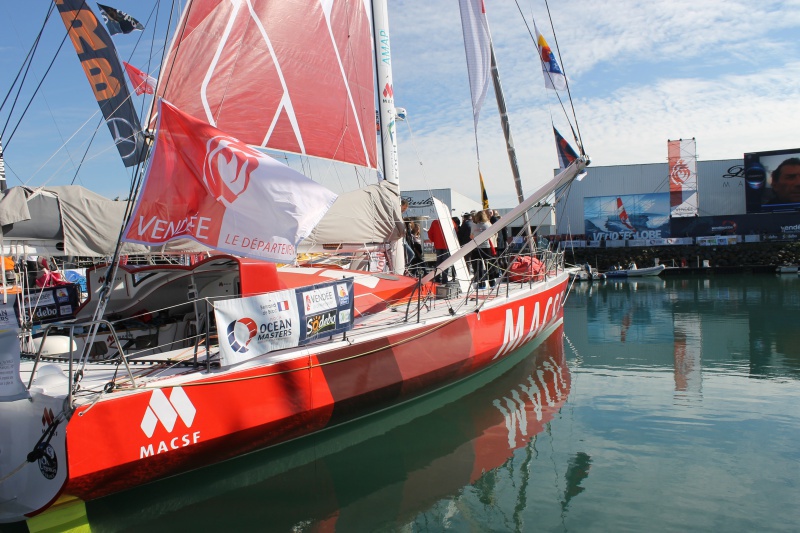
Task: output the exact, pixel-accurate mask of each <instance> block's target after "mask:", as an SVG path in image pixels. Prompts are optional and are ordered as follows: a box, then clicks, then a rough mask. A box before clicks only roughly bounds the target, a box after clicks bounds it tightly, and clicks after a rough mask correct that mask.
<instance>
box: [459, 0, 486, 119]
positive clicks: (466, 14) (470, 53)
mask: <svg viewBox="0 0 800 533" xmlns="http://www.w3.org/2000/svg"><path fill="white" fill-rule="evenodd" d="M459 4H460V7H461V29H462V32H463V34H464V50H465V52H466V54H467V74H468V75H469V91H470V93H471V94H472V115H473V120H474V121H475V129H476V130H477V129H478V117H480V114H481V107H483V101H484V99H485V98H486V94H487V93H488V92H489V74H490V73H491V69H492V38H491V36H490V35H489V22H488V21H487V20H486V9H485V7H484V5H483V0H459Z"/></svg>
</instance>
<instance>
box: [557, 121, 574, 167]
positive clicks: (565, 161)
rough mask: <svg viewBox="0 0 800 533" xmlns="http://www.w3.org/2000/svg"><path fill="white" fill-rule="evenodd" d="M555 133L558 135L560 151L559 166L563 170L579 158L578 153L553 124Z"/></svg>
mask: <svg viewBox="0 0 800 533" xmlns="http://www.w3.org/2000/svg"><path fill="white" fill-rule="evenodd" d="M553 134H554V135H555V136H556V153H558V168H559V169H561V170H563V169H565V168H567V167H568V166H569V165H570V163H572V162H573V161H575V160H576V159H578V154H577V153H576V152H575V150H574V149H573V148H572V146H570V145H569V143H568V142H567V140H566V139H565V138H564V137H562V136H561V134H560V133H558V130H557V129H556V128H555V126H553Z"/></svg>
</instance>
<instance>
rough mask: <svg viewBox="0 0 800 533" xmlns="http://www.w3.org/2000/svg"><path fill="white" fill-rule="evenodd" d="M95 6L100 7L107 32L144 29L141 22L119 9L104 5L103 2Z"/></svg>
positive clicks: (112, 33)
mask: <svg viewBox="0 0 800 533" xmlns="http://www.w3.org/2000/svg"><path fill="white" fill-rule="evenodd" d="M97 7H99V8H100V16H101V17H103V22H105V23H106V27H107V28H108V33H110V34H111V35H116V34H118V33H131V32H132V31H134V30H143V29H144V26H142V23H141V22H139V21H138V20H136V19H135V18H133V17H132V16H130V15H128V14H127V13H123V12H122V11H120V10H119V9H115V8H113V7H108V6H104V5H103V4H97Z"/></svg>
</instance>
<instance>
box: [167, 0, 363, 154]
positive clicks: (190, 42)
mask: <svg viewBox="0 0 800 533" xmlns="http://www.w3.org/2000/svg"><path fill="white" fill-rule="evenodd" d="M157 94H158V95H159V96H161V97H163V98H164V99H165V100H167V101H169V102H170V103H172V104H173V105H175V106H176V107H177V108H178V109H180V110H181V111H183V112H185V113H188V114H190V115H192V116H194V117H195V118H198V119H201V120H204V121H206V122H209V123H210V124H211V125H213V126H215V127H217V128H219V129H221V130H223V131H225V132H226V133H228V134H230V135H232V136H233V137H236V138H238V139H240V140H242V141H244V142H246V143H247V144H251V145H256V146H266V147H268V148H273V149H275V150H281V151H288V152H293V153H300V154H306V155H311V156H317V157H322V158H326V159H333V160H336V161H342V162H346V163H353V164H357V165H362V166H367V167H371V168H377V165H376V151H377V146H376V145H377V142H376V134H375V89H374V77H373V69H372V37H371V29H370V18H369V14H368V13H367V11H366V9H365V4H364V2H363V0H348V1H346V2H331V3H329V4H328V3H324V2H308V1H296V0H295V1H287V0H249V1H247V0H233V1H231V0H224V1H221V0H194V1H193V2H191V3H190V4H189V6H188V7H187V8H186V10H185V11H184V15H183V18H182V20H181V23H180V24H179V26H178V30H177V32H176V37H175V39H174V41H173V43H172V46H171V48H170V53H169V56H168V59H167V61H166V62H165V63H164V65H163V67H162V69H161V75H160V78H159V85H158V90H157Z"/></svg>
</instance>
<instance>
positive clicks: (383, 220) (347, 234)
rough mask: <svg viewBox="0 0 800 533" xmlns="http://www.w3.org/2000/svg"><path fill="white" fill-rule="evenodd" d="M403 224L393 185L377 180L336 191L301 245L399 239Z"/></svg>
mask: <svg viewBox="0 0 800 533" xmlns="http://www.w3.org/2000/svg"><path fill="white" fill-rule="evenodd" d="M404 231H405V227H404V225H403V217H402V215H401V213H400V194H399V190H398V187H397V185H394V184H392V183H389V182H388V181H385V180H384V181H381V182H380V183H378V184H377V185H369V186H367V187H364V188H363V189H358V190H356V191H352V192H349V193H343V194H340V195H339V197H338V198H337V199H336V201H335V202H334V203H333V205H332V206H331V208H330V209H329V210H328V212H327V213H326V214H325V216H324V217H323V219H322V220H321V221H320V223H319V224H317V227H316V228H314V230H313V231H312V232H311V235H309V236H308V237H307V238H306V239H305V241H303V243H302V244H301V246H300V248H301V249H302V248H303V246H304V245H305V246H313V245H318V244H338V243H359V244H365V243H383V242H391V241H394V240H397V239H400V238H401V237H402V236H403V235H404Z"/></svg>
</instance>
